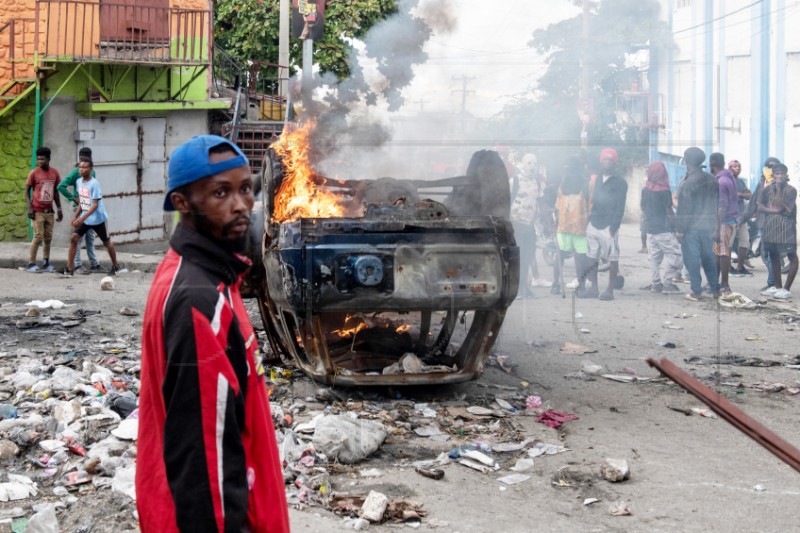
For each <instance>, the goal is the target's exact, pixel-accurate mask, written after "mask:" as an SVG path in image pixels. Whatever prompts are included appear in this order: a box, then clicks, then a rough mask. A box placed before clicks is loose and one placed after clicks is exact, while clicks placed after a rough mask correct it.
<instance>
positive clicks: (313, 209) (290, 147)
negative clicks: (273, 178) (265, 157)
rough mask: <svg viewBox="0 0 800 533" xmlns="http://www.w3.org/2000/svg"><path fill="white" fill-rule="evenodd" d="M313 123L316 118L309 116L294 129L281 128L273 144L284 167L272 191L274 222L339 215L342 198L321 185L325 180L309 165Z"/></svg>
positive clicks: (341, 210) (341, 211)
mask: <svg viewBox="0 0 800 533" xmlns="http://www.w3.org/2000/svg"><path fill="white" fill-rule="evenodd" d="M315 126H316V121H315V120H309V121H307V122H305V123H304V124H301V125H300V126H299V127H298V128H297V129H294V130H293V131H289V129H288V128H287V129H284V131H283V133H282V134H281V136H280V138H279V139H278V141H277V142H275V143H274V144H273V145H272V147H273V148H274V149H275V153H276V154H277V155H278V156H279V157H280V158H281V159H282V160H283V165H284V167H285V169H286V173H285V176H284V178H283V181H282V182H281V185H280V187H279V188H278V191H277V192H276V193H275V203H274V207H273V210H272V218H273V221H274V222H277V223H281V222H286V221H288V220H297V219H298V218H329V217H340V216H342V215H343V213H344V205H343V201H342V199H341V198H339V197H338V196H337V195H336V194H334V193H332V192H330V191H327V190H325V189H324V188H323V187H321V186H320V185H324V184H325V182H326V180H325V178H323V177H321V176H319V175H317V174H316V172H314V169H313V168H312V167H311V159H310V151H311V143H310V142H309V138H310V136H311V132H312V131H313V130H314V127H315Z"/></svg>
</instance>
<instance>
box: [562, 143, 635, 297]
mask: <svg viewBox="0 0 800 533" xmlns="http://www.w3.org/2000/svg"><path fill="white" fill-rule="evenodd" d="M618 163H619V158H618V157H617V152H616V151H615V150H614V149H613V148H605V149H603V151H602V152H600V169H601V174H600V175H598V176H592V181H591V183H590V188H589V203H590V212H589V225H588V226H587V227H586V241H587V244H588V253H587V254H586V257H587V263H588V267H587V271H586V272H585V276H586V278H587V279H588V280H589V282H590V283H591V284H592V286H591V287H590V288H588V289H583V290H581V288H580V287H579V288H578V289H577V290H576V291H575V294H576V295H577V296H578V298H598V297H599V298H600V299H601V300H613V299H614V283H615V282H616V279H617V274H618V273H619V226H620V224H622V215H624V214H625V198H626V196H627V194H628V184H627V183H625V179H624V178H623V177H622V176H620V175H619V174H618V173H617V164H618ZM600 260H607V261H609V263H610V265H611V266H610V268H609V269H608V288H606V290H605V291H604V292H603V293H602V294H600V291H599V290H598V284H597V267H598V265H599V262H600ZM581 274H582V275H584V273H581ZM581 279H583V278H582V277H581Z"/></svg>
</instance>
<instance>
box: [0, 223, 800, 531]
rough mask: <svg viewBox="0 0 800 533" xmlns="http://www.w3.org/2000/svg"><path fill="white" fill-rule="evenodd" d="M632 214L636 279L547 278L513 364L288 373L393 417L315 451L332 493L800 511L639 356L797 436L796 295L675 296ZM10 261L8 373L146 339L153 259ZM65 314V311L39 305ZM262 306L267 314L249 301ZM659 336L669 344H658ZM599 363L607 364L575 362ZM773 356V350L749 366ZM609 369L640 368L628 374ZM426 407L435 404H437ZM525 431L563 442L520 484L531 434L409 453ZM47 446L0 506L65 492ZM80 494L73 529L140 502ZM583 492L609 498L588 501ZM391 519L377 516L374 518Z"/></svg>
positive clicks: (481, 502)
mask: <svg viewBox="0 0 800 533" xmlns="http://www.w3.org/2000/svg"><path fill="white" fill-rule="evenodd" d="M636 230H637V228H634V227H633V226H626V227H624V228H623V237H624V238H623V258H622V261H621V265H622V267H621V269H622V273H623V274H624V275H625V278H626V286H625V289H624V290H622V291H618V293H617V299H616V300H615V301H613V302H604V301H599V300H576V301H573V300H572V298H571V297H570V296H569V295H568V296H567V298H564V299H562V298H561V297H560V296H553V295H550V294H549V291H548V290H547V289H536V291H537V297H536V298H533V299H518V300H517V301H516V302H515V303H514V305H513V306H512V307H511V309H510V310H509V313H508V318H507V321H506V323H505V325H504V327H503V330H502V332H501V336H500V338H499V339H498V343H497V345H496V350H495V352H496V354H497V355H499V356H507V357H506V358H505V359H504V358H503V357H500V361H502V363H503V366H504V367H505V368H507V369H510V370H511V372H506V371H505V370H503V368H501V366H500V365H498V364H497V358H492V360H491V361H490V366H489V367H488V368H487V370H486V372H485V374H484V375H483V377H482V378H481V379H480V380H479V381H477V382H472V383H468V384H462V385H457V386H448V387H438V388H426V389H423V388H414V389H395V390H386V389H370V390H348V389H335V390H334V394H336V395H337V396H338V397H339V401H337V402H335V403H333V404H331V403H330V402H329V403H325V402H320V401H316V400H315V399H314V396H315V394H316V391H317V386H315V385H314V384H313V383H311V382H310V381H308V380H307V379H305V378H302V377H294V378H293V379H292V382H291V383H290V384H287V385H279V386H278V387H277V388H276V390H275V396H274V400H275V402H276V404H277V405H281V406H283V407H284V408H286V409H288V407H289V406H290V405H292V403H296V402H298V401H301V402H303V404H304V405H305V410H304V411H303V412H301V413H299V414H298V415H297V417H296V418H297V420H300V421H302V420H305V419H308V418H310V414H311V413H313V412H314V411H317V410H318V411H323V410H324V409H326V408H328V409H329V410H330V409H333V410H334V411H337V410H341V411H354V412H356V413H367V414H369V416H371V417H373V418H374V417H377V418H380V417H384V420H385V421H386V422H387V423H388V425H389V426H390V427H391V430H390V435H389V437H388V439H387V440H386V441H385V442H384V444H383V445H382V446H381V448H380V449H379V450H378V452H377V453H376V454H375V455H373V456H372V457H371V458H369V459H367V460H365V461H363V462H361V463H358V464H356V465H353V466H349V467H337V468H333V469H326V468H324V467H325V465H322V468H321V470H320V471H327V473H328V475H329V476H330V477H329V479H330V484H331V486H332V488H333V491H334V494H336V495H342V494H349V495H352V496H354V497H356V498H358V497H364V496H366V495H367V494H368V493H369V492H370V491H372V490H374V491H378V492H381V493H383V494H385V495H386V496H387V497H388V498H389V499H390V500H394V501H400V500H413V501H417V502H420V503H421V504H423V507H422V509H423V510H424V512H425V516H423V517H422V520H421V524H419V525H418V526H417V527H418V528H419V529H421V530H428V529H436V530H437V531H443V532H460V533H467V532H494V531H496V532H526V531H704V532H705V531H789V530H793V529H794V527H796V524H797V523H798V514H800V512H798V511H797V507H795V505H794V504H795V503H796V501H797V497H798V495H800V477H799V475H798V473H796V472H795V471H793V470H792V469H791V468H789V467H788V466H787V465H785V464H783V463H781V462H780V461H779V460H778V459H777V458H775V457H773V456H772V455H770V454H769V453H768V452H767V451H765V450H764V449H763V448H761V447H760V446H758V445H757V444H755V443H754V442H752V441H751V440H749V439H748V438H747V437H745V436H744V435H742V434H741V433H739V432H738V431H736V430H735V429H733V428H732V427H731V426H729V425H728V424H727V423H726V422H724V421H722V420H721V419H714V418H706V417H702V416H697V415H694V416H686V415H685V414H683V413H681V412H678V411H675V410H672V409H670V407H675V408H680V409H691V408H693V407H701V404H700V403H699V402H698V401H697V400H695V399H694V398H693V397H692V396H690V395H688V394H686V393H684V392H683V391H682V390H681V389H679V388H678V387H677V386H675V385H673V384H671V383H670V382H668V381H666V380H663V379H648V378H658V374H657V373H656V372H655V371H654V370H652V369H650V368H649V367H648V366H647V365H646V363H645V359H646V358H648V357H654V358H663V357H666V358H669V359H670V360H672V361H673V362H675V363H677V364H679V365H680V366H681V367H683V368H684V369H687V370H688V371H690V372H691V373H693V374H694V375H696V376H697V377H699V378H701V379H702V380H703V381H704V382H705V383H706V384H708V385H709V386H711V387H712V388H714V389H716V390H719V391H721V392H722V393H723V394H724V395H726V396H727V397H729V398H730V399H732V400H733V401H735V402H737V404H738V405H739V406H740V407H741V408H742V409H743V410H744V411H745V412H747V413H748V414H750V415H751V416H753V417H755V418H756V419H758V420H760V421H761V422H762V423H764V424H765V425H767V426H768V427H770V428H771V429H772V430H773V431H775V432H776V433H778V434H779V435H781V436H782V437H784V438H785V439H787V440H788V441H790V442H792V443H794V444H795V445H797V446H800V430H798V424H797V413H798V403H799V402H800V394H798V395H796V396H795V395H792V394H791V393H792V392H794V390H792V388H795V387H798V386H800V385H799V384H798V379H799V378H800V375H798V373H797V372H798V370H795V369H791V368H787V367H786V366H785V364H786V363H792V362H794V360H795V357H796V356H797V355H798V352H797V348H796V347H797V342H796V339H797V335H798V332H797V331H796V330H797V327H798V326H795V325H794V323H793V317H794V316H795V315H797V314H798V313H800V307H796V306H794V305H793V304H792V302H791V301H789V302H788V303H786V304H777V303H775V302H770V303H768V304H767V305H765V306H763V307H761V308H759V309H754V310H730V309H724V308H718V307H717V305H716V303H714V302H712V300H710V299H708V300H706V301H704V302H700V303H696V302H689V301H687V300H685V299H684V298H683V297H682V295H675V296H673V295H670V296H666V295H661V294H652V293H650V292H649V291H642V290H639V289H638V288H639V287H640V286H643V285H646V284H647V283H648V282H649V273H648V272H649V271H648V266H647V258H646V255H643V254H637V253H635V250H637V249H638V235H637V234H636ZM540 260H541V259H540ZM756 266H757V267H758V269H757V270H756V276H755V277H754V278H733V279H732V283H731V285H732V287H733V289H734V290H735V291H739V292H742V293H744V294H746V295H748V296H750V297H753V298H755V297H756V296H758V289H759V288H760V287H761V285H763V284H764V274H765V271H764V268H763V265H761V263H760V262H758V263H757V264H756ZM571 273H572V272H571V271H568V273H567V277H568V278H569V277H570V274H571ZM2 275H3V277H4V286H5V287H6V288H5V289H4V291H3V294H2V297H1V298H0V303H2V307H0V318H2V321H1V322H0V353H3V354H5V355H3V356H2V359H0V367H3V368H5V369H7V370H5V371H4V372H5V373H6V374H9V375H10V374H11V372H13V371H15V370H16V366H15V365H17V364H18V361H17V360H18V359H19V358H18V357H15V356H14V353H15V352H16V350H19V349H27V350H31V351H32V352H33V353H34V354H35V355H36V357H38V358H40V359H41V361H42V362H43V363H45V364H48V363H49V362H51V361H52V360H53V359H54V358H58V357H62V356H63V354H64V353H66V352H69V351H70V350H75V349H79V348H85V349H88V350H90V351H91V349H92V348H93V347H96V346H97V345H98V343H99V342H100V341H101V340H102V339H104V338H111V339H117V338H122V339H125V341H126V342H127V343H128V344H129V346H130V352H131V353H132V354H135V353H138V352H136V350H137V349H138V345H137V343H138V335H139V333H140V328H141V316H139V317H129V316H123V315H120V314H119V310H120V308H122V307H128V308H131V309H133V310H137V311H139V312H140V313H141V312H142V311H143V309H144V301H145V297H146V294H147V290H148V287H149V282H150V280H151V275H150V274H145V273H139V272H131V273H127V274H125V275H122V276H119V277H118V278H117V279H116V288H115V290H114V291H111V292H107V291H101V290H100V288H99V277H98V276H76V277H75V278H70V279H64V278H58V277H56V276H52V275H44V274H42V275H31V274H27V273H24V272H18V271H14V270H4V271H2ZM684 287H685V288H687V289H688V286H686V285H685V286H684ZM798 295H799V297H800V288H798ZM34 299H39V300H45V299H59V300H62V301H64V302H67V303H74V304H76V307H75V308H80V309H84V310H89V311H92V310H95V311H101V313H100V314H99V315H93V316H89V317H88V318H87V320H86V322H84V323H83V324H80V325H79V326H77V327H74V328H69V329H63V328H51V329H50V330H49V331H48V330H46V329H45V330H43V329H42V328H35V329H30V330H22V329H19V328H18V327H16V326H15V324H16V323H17V321H18V320H20V318H22V316H23V314H24V311H25V309H26V308H25V307H24V306H23V305H22V304H24V303H25V302H27V301H30V300H34ZM75 308H69V309H71V311H70V312H72V310H74V309H75ZM59 313H60V314H61V315H64V314H65V313H66V310H63V311H62V312H55V311H47V310H46V311H44V314H52V315H54V316H58V315H59ZM576 316H577V317H579V318H575V317H576ZM253 318H254V321H255V320H257V315H256V313H253ZM748 339H753V340H748ZM565 342H572V343H578V344H581V345H584V346H587V347H589V348H591V349H593V350H596V352H595V353H588V354H585V355H570V354H565V353H562V352H561V351H560V348H561V347H562V346H563V345H564V343H565ZM664 343H674V345H675V346H676V347H675V348H664V347H662V346H661V345H662V344H664ZM717 355H721V356H723V357H726V356H728V355H734V356H742V357H744V358H748V360H745V361H744V362H745V363H747V366H741V365H728V364H718V362H715V360H714V358H715V357H716V356H717ZM690 358H692V359H690ZM756 358H757V359H756ZM687 359H689V360H690V362H687ZM738 361H739V362H742V360H741V359H739V360H738ZM589 362H591V363H593V364H595V365H601V366H602V367H603V369H602V370H601V371H599V372H598V373H597V374H588V373H586V372H583V373H581V370H582V368H585V367H586V366H587V365H589ZM769 362H774V363H775V364H776V366H750V365H754V364H768V363H769ZM602 374H618V375H622V376H628V377H627V378H625V379H629V380H631V378H632V377H633V376H636V377H637V378H638V379H637V380H632V381H634V382H619V381H613V380H611V379H607V378H604V377H602ZM2 384H3V383H0V385H2ZM740 384H741V386H739V385H740ZM776 384H782V385H783V386H784V387H783V388H782V387H780V385H776ZM0 390H2V389H1V388H0ZM770 391H772V392H770ZM531 395H538V396H540V397H541V399H542V401H543V402H544V405H543V407H542V409H548V408H549V409H555V410H559V411H562V412H565V413H570V414H575V415H577V417H578V419H577V420H573V421H569V422H566V423H565V424H564V425H563V426H562V427H561V428H560V429H551V428H549V427H547V426H545V425H543V424H541V423H537V422H536V421H535V418H536V417H535V416H534V415H533V414H532V413H531V412H526V410H525V400H526V398H527V397H529V396H531ZM497 398H500V399H501V400H506V401H508V402H509V403H510V404H511V405H513V406H514V407H515V408H516V409H517V411H516V412H515V413H513V414H511V413H508V412H505V413H504V415H505V416H502V417H500V418H496V417H494V416H488V417H485V418H484V417H481V416H475V415H471V414H469V413H465V411H466V407H469V406H484V407H489V408H491V409H493V410H495V411H498V410H499V411H502V409H498V407H497V404H496V403H495V401H496V399H497ZM420 404H427V405H420ZM426 408H430V409H432V410H433V411H434V412H435V413H436V414H435V416H434V417H430V418H426V415H425V414H423V413H424V412H425V409H426ZM31 409H33V407H31ZM429 412H430V411H429ZM423 426H435V427H437V428H439V429H440V430H442V433H444V434H445V435H444V436H437V437H420V436H418V435H417V434H416V433H415V432H414V429H416V428H419V427H423ZM2 437H3V435H0V438H2ZM48 438H52V437H48ZM527 438H535V439H537V440H538V441H541V442H545V443H551V444H558V445H561V446H564V447H566V448H567V449H568V450H567V451H563V452H562V453H558V454H554V455H541V456H538V457H534V458H533V463H534V466H533V467H532V468H531V469H530V470H527V471H525V472H519V473H520V474H523V475H524V476H530V477H529V478H527V479H525V480H524V481H522V482H520V483H517V484H512V485H506V484H503V483H501V482H499V481H498V479H499V478H502V477H505V476H508V475H509V474H514V473H515V472H513V471H511V470H510V469H511V467H512V466H514V465H515V464H516V463H517V460H518V459H520V458H530V456H529V455H528V453H527V451H526V449H523V450H520V451H517V452H496V451H493V452H489V455H491V456H492V457H494V459H495V460H496V461H497V463H498V465H499V467H500V468H499V469H498V470H496V471H491V472H489V473H485V474H484V473H481V472H479V471H476V470H472V469H470V468H467V467H465V466H462V465H460V464H458V463H457V462H455V461H451V462H449V463H448V464H446V465H444V466H441V467H440V468H441V469H443V470H444V472H445V476H444V478H443V479H441V480H434V479H429V478H427V477H423V476H421V475H420V474H418V473H417V472H415V469H414V463H415V462H417V461H426V460H434V459H436V458H437V456H440V454H441V453H443V452H444V453H445V454H446V453H448V452H450V450H452V449H453V448H455V447H458V446H464V445H469V444H476V443H478V444H479V445H480V444H483V445H484V446H487V445H488V446H492V445H497V444H498V443H514V442H516V443H519V442H522V441H524V440H525V439H527ZM444 439H447V440H444ZM529 447H530V444H528V445H527V446H526V448H529ZM37 453H38V452H36V450H35V447H31V448H28V449H22V450H21V452H20V454H19V456H17V457H16V458H13V459H9V460H5V461H4V462H3V463H2V464H3V469H4V470H6V471H8V472H14V473H25V474H27V475H29V476H31V477H32V478H35V479H37V480H38V481H39V483H40V488H41V493H40V494H39V496H38V497H36V498H31V499H27V500H21V501H16V502H9V503H4V504H0V516H3V515H2V512H3V511H5V510H7V509H9V508H11V507H13V506H16V507H22V508H23V510H25V511H26V512H28V514H30V512H29V510H30V506H31V505H33V504H35V503H40V502H41V501H57V500H59V498H57V497H55V496H53V495H52V486H53V482H52V480H50V481H48V479H47V478H44V477H42V475H41V472H42V471H41V469H40V468H38V467H36V466H35V465H33V464H32V462H31V459H32V458H34V457H35V456H36V454H37ZM605 458H615V459H624V460H626V461H627V463H628V465H629V466H630V479H628V480H625V481H622V482H619V483H611V482H609V481H606V480H605V479H603V478H602V477H601V476H600V467H601V464H602V463H603V461H604V459H605ZM365 474H366V475H365ZM0 481H4V480H0ZM290 492H293V491H290ZM295 492H296V491H295ZM72 495H74V496H76V497H77V499H78V500H77V503H73V504H72V505H70V506H69V507H68V508H66V509H64V510H61V511H59V515H58V516H59V522H60V524H61V530H62V531H73V530H76V528H78V527H81V526H87V525H88V526H89V527H88V529H83V530H82V531H121V530H127V529H131V528H133V527H135V524H136V522H135V518H134V515H133V511H134V509H135V506H134V505H133V503H132V501H130V500H129V499H128V498H127V497H125V496H122V495H120V494H118V493H112V492H111V491H110V489H109V488H108V487H100V488H97V489H93V488H91V487H87V489H84V490H83V491H82V492H81V491H78V492H73V493H72ZM590 498H596V499H598V500H599V501H597V502H596V503H591V504H588V505H585V500H587V499H590ZM290 500H291V501H292V502H293V510H292V511H291V519H292V526H293V530H294V531H301V532H305V531H308V532H311V531H319V532H322V531H347V530H350V529H348V527H347V526H345V525H344V524H343V522H342V519H341V518H340V517H338V516H336V515H334V514H333V513H332V512H331V511H329V510H327V509H325V508H323V507H322V506H319V505H315V504H313V503H311V504H307V503H300V502H299V500H298V498H296V497H293V498H291V499H290ZM312 501H313V498H312ZM612 506H614V507H615V508H620V507H623V508H627V509H628V510H629V511H630V514H629V515H625V516H615V515H611V514H610V512H609V511H610V508H611V507H612ZM8 527H9V526H8V525H7V524H6V525H0V528H8ZM392 527H393V526H391V525H372V526H371V527H370V530H375V531H389V530H390V528H392ZM405 527H411V526H405ZM2 530H9V529H0V531H2Z"/></svg>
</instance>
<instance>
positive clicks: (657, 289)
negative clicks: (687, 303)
mask: <svg viewBox="0 0 800 533" xmlns="http://www.w3.org/2000/svg"><path fill="white" fill-rule="evenodd" d="M663 290H664V286H663V285H662V284H660V283H658V284H655V283H654V284H653V285H650V292H662V291H663Z"/></svg>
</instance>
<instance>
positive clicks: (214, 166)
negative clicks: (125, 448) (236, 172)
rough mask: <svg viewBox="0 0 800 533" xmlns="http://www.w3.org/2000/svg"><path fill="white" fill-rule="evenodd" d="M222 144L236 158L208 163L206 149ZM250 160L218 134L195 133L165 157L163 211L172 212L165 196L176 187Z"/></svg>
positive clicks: (241, 164)
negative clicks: (165, 192)
mask: <svg viewBox="0 0 800 533" xmlns="http://www.w3.org/2000/svg"><path fill="white" fill-rule="evenodd" d="M223 144H224V145H226V146H229V147H230V148H231V150H233V151H234V152H235V153H236V157H232V158H230V159H226V160H225V161H220V162H218V163H211V162H209V157H208V155H209V154H208V152H209V150H211V149H212V148H216V147H217V146H220V145H223ZM249 164H250V163H249V162H248V161H247V157H245V155H244V154H243V153H242V151H241V150H240V149H239V147H238V146H236V145H235V144H233V143H232V142H231V141H229V140H228V139H225V138H224V137H220V136H219V135H198V136H197V137H192V138H191V139H190V140H188V141H186V142H185V143H183V144H182V145H180V146H178V147H177V148H176V149H175V151H174V152H172V155H171V156H170V158H169V166H168V167H167V197H166V198H164V211H175V206H174V205H172V200H170V198H169V195H170V194H172V191H174V190H175V189H177V188H178V187H183V186H184V185H188V184H189V183H194V182H195V181H198V180H201V179H203V178H207V177H208V176H213V175H214V174H219V173H220V172H225V171H226V170H230V169H232V168H236V167H241V166H247V165H249Z"/></svg>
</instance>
